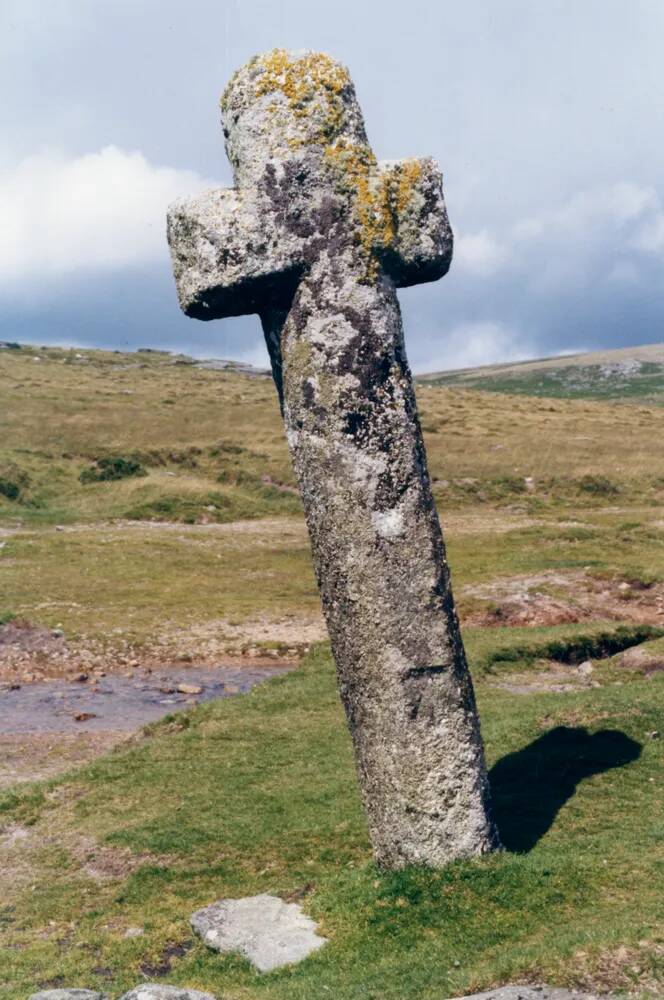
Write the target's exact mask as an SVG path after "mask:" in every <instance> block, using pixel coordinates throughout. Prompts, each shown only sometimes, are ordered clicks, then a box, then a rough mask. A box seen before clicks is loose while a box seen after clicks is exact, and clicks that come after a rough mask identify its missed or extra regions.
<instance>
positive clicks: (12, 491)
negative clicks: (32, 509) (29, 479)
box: [0, 477, 21, 500]
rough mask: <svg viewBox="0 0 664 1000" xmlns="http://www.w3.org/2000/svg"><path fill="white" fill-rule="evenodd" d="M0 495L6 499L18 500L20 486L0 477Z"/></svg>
mask: <svg viewBox="0 0 664 1000" xmlns="http://www.w3.org/2000/svg"><path fill="white" fill-rule="evenodd" d="M0 495H2V496H3V497H6V498H7V500H18V498H19V497H20V495H21V487H20V486H19V485H18V483H15V482H13V481H12V480H11V479H5V478H4V477H0Z"/></svg>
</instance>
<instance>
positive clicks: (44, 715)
mask: <svg viewBox="0 0 664 1000" xmlns="http://www.w3.org/2000/svg"><path fill="white" fill-rule="evenodd" d="M288 669H289V668H288V667H223V666H221V667H201V668H198V667H185V668H177V667H173V668H168V667H162V668H160V669H159V670H156V671H154V672H153V673H147V672H145V673H143V672H140V673H139V672H138V671H137V672H136V674H135V675H134V676H133V677H122V676H117V675H109V676H107V677H102V678H99V680H98V681H97V682H96V683H95V682H94V680H88V681H85V682H80V681H61V680H53V681H42V682H39V683H37V684H25V685H22V686H20V687H10V686H5V687H4V688H0V733H12V734H14V733H16V734H18V733H81V732H88V733H93V732H107V731H110V730H113V731H115V732H131V731H132V730H135V729H138V728H139V727H140V726H142V725H145V724H146V723H147V722H155V721H156V720H157V719H160V718H163V716H164V715H168V714H169V713H171V712H177V711H179V710H181V709H183V708H186V707H188V706H190V705H193V704H198V703H200V702H205V701H211V700H212V699H213V698H228V697H231V696H232V695H235V694H245V693H246V692H247V691H250V690H251V689H252V688H253V687H255V685H256V684H260V683H261V681H264V680H267V678H268V677H275V676H277V675H278V674H283V673H285V672H286V671H287V670H288Z"/></svg>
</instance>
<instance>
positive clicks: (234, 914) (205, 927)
mask: <svg viewBox="0 0 664 1000" xmlns="http://www.w3.org/2000/svg"><path fill="white" fill-rule="evenodd" d="M191 926H192V927H193V929H194V931H195V933H196V934H198V935H199V936H200V937H201V938H202V939H203V941H204V942H205V944H206V945H208V947H209V948H213V949H214V950H215V951H220V952H232V951H237V952H240V954H241V955H244V957H245V958H247V959H248V960H249V961H250V962H251V963H252V965H253V966H254V967H255V968H256V969H258V970H259V972H269V971H270V970H271V969H278V968H280V967H281V966H282V965H290V964H291V963H293V962H301V961H302V959H304V958H306V957H307V955H310V954H312V952H314V951H318V949H319V948H322V947H323V945H324V944H325V943H326V938H324V937H320V935H318V934H317V933H316V924H315V922H314V921H313V920H311V918H310V917H308V916H307V915H306V913H303V911H302V907H301V906H298V904H297V903H284V901H283V900H282V899H279V897H278V896H270V895H267V894H266V893H262V894H261V895H259V896H248V897H247V898H245V899H222V900H220V901H219V902H218V903H213V904H212V905H211V906H206V907H205V908H204V909H202V910H198V911H197V912H196V913H194V914H193V916H192V918H191Z"/></svg>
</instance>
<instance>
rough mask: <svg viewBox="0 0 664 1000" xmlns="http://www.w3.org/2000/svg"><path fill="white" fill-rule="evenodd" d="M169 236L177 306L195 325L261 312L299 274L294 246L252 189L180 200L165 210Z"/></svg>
mask: <svg viewBox="0 0 664 1000" xmlns="http://www.w3.org/2000/svg"><path fill="white" fill-rule="evenodd" d="M167 231H168V243H169V246H170V250H171V257H172V259H173V270H174V273H175V283H176V287H177V292H178V298H179V300H180V306H181V307H182V310H183V312H184V313H185V314H186V315H187V316H192V317H194V318H195V319H202V320H211V319H222V318H224V317H226V316H241V315H244V314H247V313H256V312H260V310H261V308H262V307H264V305H265V302H266V301H268V300H270V299H275V298H276V299H278V298H279V294H280V292H281V291H282V289H283V287H284V286H290V284H291V282H292V280H293V277H294V275H296V274H297V273H298V271H299V268H300V262H299V260H298V253H297V251H296V248H295V247H294V244H293V243H292V242H290V243H289V242H288V241H286V240H284V239H283V237H282V233H281V232H280V227H279V226H278V225H277V222H276V219H275V218H274V215H273V214H272V213H271V212H270V210H269V206H268V205H266V203H265V199H264V198H261V197H259V195H258V193H257V192H256V191H254V190H251V189H249V190H237V189H218V190H212V191H205V192H204V193H203V194H200V195H198V196H197V197H195V198H182V199H180V200H179V201H176V202H175V203H174V204H173V205H171V207H170V209H169V212H168V224H167Z"/></svg>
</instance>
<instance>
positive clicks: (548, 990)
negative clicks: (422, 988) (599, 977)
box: [450, 986, 611, 1000]
mask: <svg viewBox="0 0 664 1000" xmlns="http://www.w3.org/2000/svg"><path fill="white" fill-rule="evenodd" d="M450 1000H600V997H599V996H597V995H596V994H595V993H579V992H577V990H566V989H563V988H561V987H559V986H496V988H495V989H493V990H486V991H485V992H484V993H473V994H472V995H471V994H469V995H468V996H465V997H456V998H450ZM603 1000H611V997H609V996H604V998H603Z"/></svg>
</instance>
